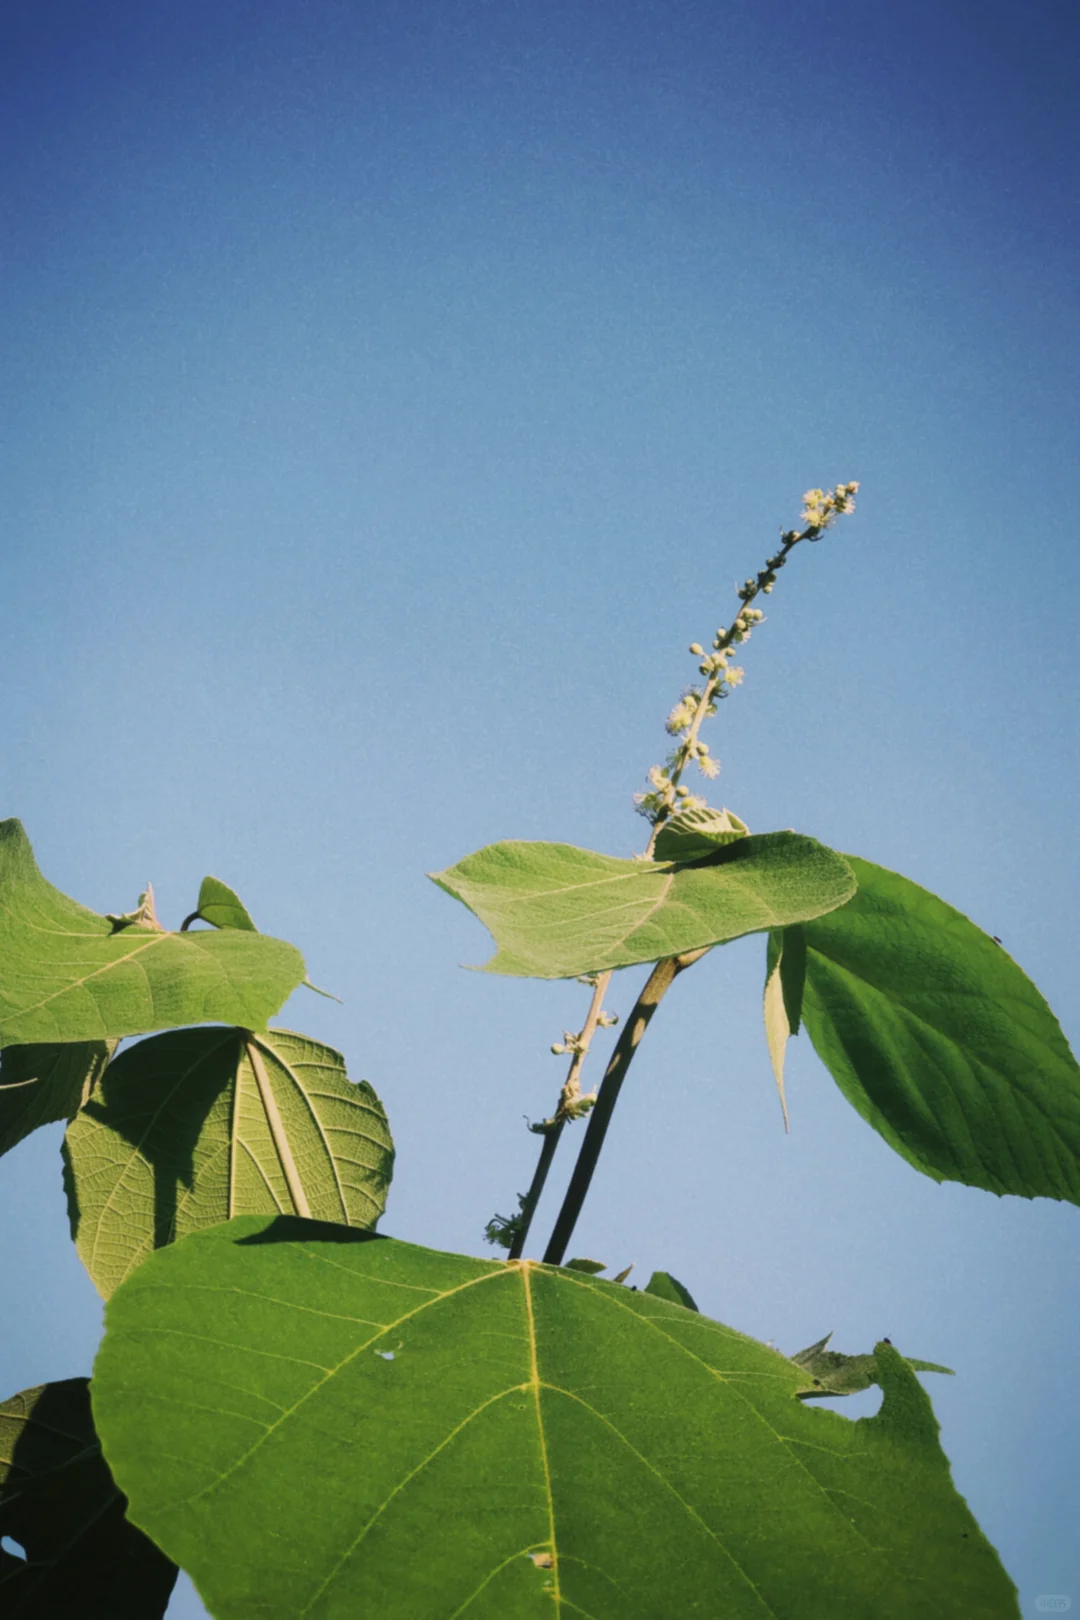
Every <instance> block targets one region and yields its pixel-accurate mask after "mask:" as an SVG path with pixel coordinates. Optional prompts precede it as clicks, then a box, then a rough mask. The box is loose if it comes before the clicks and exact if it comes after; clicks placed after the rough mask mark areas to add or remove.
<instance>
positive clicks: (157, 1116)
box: [64, 1028, 394, 1298]
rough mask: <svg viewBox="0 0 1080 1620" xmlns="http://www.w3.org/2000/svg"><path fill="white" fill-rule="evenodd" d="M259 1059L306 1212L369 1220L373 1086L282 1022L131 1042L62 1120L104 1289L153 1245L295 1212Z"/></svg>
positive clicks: (68, 1174)
mask: <svg viewBox="0 0 1080 1620" xmlns="http://www.w3.org/2000/svg"><path fill="white" fill-rule="evenodd" d="M252 1047H254V1050H255V1054H256V1057H257V1059H258V1060H259V1062H260V1063H261V1067H262V1071H263V1074H264V1076H265V1078H266V1081H267V1083H268V1085H269V1087H270V1090H271V1100H272V1105H273V1106H274V1107H275V1108H276V1110H277V1114H278V1116H279V1118H280V1123H281V1128H282V1129H283V1130H284V1132H285V1135H286V1137H287V1140H288V1143H289V1147H290V1149H291V1154H292V1159H293V1163H294V1166H295V1176H296V1179H297V1183H298V1188H297V1190H299V1191H300V1192H301V1193H302V1195H303V1197H304V1199H305V1201H306V1206H307V1212H309V1213H310V1214H311V1215H313V1216H314V1217H315V1218H316V1219H318V1220H332V1221H340V1222H341V1223H342V1224H343V1225H346V1226H358V1227H373V1226H374V1225H375V1223H376V1221H377V1220H378V1219H379V1216H380V1215H381V1214H382V1212H383V1209H384V1208H385V1205H386V1195H387V1191H388V1189H389V1186H390V1176H391V1172H392V1169H393V1161H394V1147H393V1141H392V1139H391V1136H390V1130H389V1127H388V1125H387V1122H386V1114H385V1112H384V1111H383V1107H382V1104H381V1103H380V1102H379V1099H378V1097H377V1096H376V1095H375V1093H374V1091H373V1090H372V1089H371V1087H370V1086H369V1085H368V1084H367V1083H366V1082H364V1081H361V1082H360V1083H354V1082H353V1081H351V1080H350V1079H349V1078H348V1076H347V1074H346V1072H345V1060H344V1059H343V1058H342V1056H341V1054H340V1053H339V1052H335V1051H334V1050H333V1048H332V1047H329V1046H324V1045H322V1043H321V1042H319V1041H313V1040H309V1039H308V1038H307V1037H306V1036H304V1035H296V1034H293V1033H292V1032H291V1031H289V1030H282V1029H272V1030H266V1031H264V1032H263V1033H262V1034H260V1035H258V1036H252V1035H250V1034H249V1032H248V1031H246V1030H238V1029H222V1028H210V1029H183V1030H176V1031H173V1032H171V1033H169V1034H165V1035H155V1036H152V1037H151V1038H150V1039H149V1040H145V1041H140V1042H139V1043H138V1044H137V1045H136V1046H132V1047H129V1048H128V1049H127V1050H126V1051H125V1052H122V1053H121V1054H120V1056H119V1057H118V1058H116V1059H115V1060H114V1062H113V1063H112V1064H110V1066H109V1068H108V1069H107V1070H106V1072H105V1077H104V1080H103V1081H102V1083H101V1086H100V1088H99V1091H98V1094H97V1096H96V1097H94V1098H93V1099H92V1100H91V1102H90V1103H89V1104H88V1106H87V1107H86V1108H84V1109H83V1110H82V1112H81V1113H80V1114H79V1115H78V1117H77V1118H76V1119H75V1120H74V1121H73V1123H72V1124H71V1125H70V1126H69V1127H68V1131H67V1135H66V1138H65V1142H64V1160H65V1182H66V1185H67V1190H68V1207H69V1214H70V1217H71V1226H72V1235H73V1237H74V1238H75V1243H76V1246H77V1248H78V1251H79V1254H80V1256H81V1258H82V1261H83V1263H84V1265H85V1266H86V1269H87V1270H88V1271H89V1273H90V1275H91V1277H92V1278H93V1280H94V1283H95V1285H96V1287H97V1288H98V1290H99V1292H100V1293H101V1294H103V1295H104V1296H105V1297H106V1298H107V1297H108V1296H109V1294H111V1293H112V1291H113V1289H114V1288H116V1287H118V1286H119V1284H120V1283H121V1282H122V1281H123V1280H124V1278H125V1277H126V1276H127V1275H128V1273H129V1272H131V1271H132V1270H134V1268H135V1267H136V1266H137V1265H138V1264H139V1263H140V1262H141V1261H142V1260H144V1259H145V1258H146V1256H147V1255H148V1254H149V1253H150V1252H151V1250H153V1249H154V1248H160V1247H162V1246H163V1245H164V1244H166V1243H171V1242H173V1241H174V1240H175V1239H176V1238H177V1237H183V1236H185V1235H186V1234H187V1233H189V1232H195V1231H199V1230H201V1229H202V1228H203V1227H206V1226H215V1225H217V1223H218V1222H219V1221H227V1220H229V1219H230V1217H232V1216H234V1215H272V1214H277V1213H279V1212H283V1213H285V1214H296V1213H301V1211H299V1210H298V1209H297V1207H296V1202H295V1200H294V1197H293V1194H292V1190H291V1189H290V1184H289V1180H288V1178H287V1176H286V1173H285V1170H284V1167H283V1165H282V1162H281V1159H280V1158H279V1155H278V1152H277V1149H276V1147H275V1143H274V1137H273V1134H272V1130H271V1125H270V1122H269V1120H268V1117H267V1112H266V1106H265V1102H264V1099H263V1096H262V1093H261V1090H260V1086H259V1079H258V1076H257V1074H256V1072H255V1069H254V1067H253V1063H252V1055H251V1049H252Z"/></svg>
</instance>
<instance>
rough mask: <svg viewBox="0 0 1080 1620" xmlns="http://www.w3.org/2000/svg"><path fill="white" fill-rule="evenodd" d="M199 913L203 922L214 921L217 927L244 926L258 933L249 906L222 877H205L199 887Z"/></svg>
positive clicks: (249, 930)
mask: <svg viewBox="0 0 1080 1620" xmlns="http://www.w3.org/2000/svg"><path fill="white" fill-rule="evenodd" d="M198 915H199V916H200V917H201V918H202V920H203V922H208V923H212V924H213V926H214V927H215V928H244V929H246V930H247V931H248V933H251V934H255V933H258V929H257V928H256V927H255V924H254V923H253V922H252V920H251V915H250V913H249V912H248V909H247V907H246V906H245V905H244V904H243V903H242V901H241V900H240V897H239V896H238V895H237V894H236V893H235V891H234V890H232V889H230V888H229V885H228V884H227V883H222V881H221V879H220V878H216V877H204V878H203V880H202V886H201V887H200V889H199V909H198Z"/></svg>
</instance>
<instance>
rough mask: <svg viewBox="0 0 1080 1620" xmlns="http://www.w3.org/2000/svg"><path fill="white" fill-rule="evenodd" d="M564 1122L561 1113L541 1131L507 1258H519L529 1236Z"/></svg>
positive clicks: (564, 1118)
mask: <svg viewBox="0 0 1080 1620" xmlns="http://www.w3.org/2000/svg"><path fill="white" fill-rule="evenodd" d="M565 1124H566V1116H565V1115H563V1117H562V1118H561V1119H555V1120H553V1121H552V1122H551V1124H550V1125H549V1126H548V1128H547V1130H546V1131H545V1132H544V1133H543V1134H544V1145H543V1147H542V1148H541V1149H540V1157H539V1159H538V1160H537V1162H536V1169H535V1171H534V1172H533V1178H532V1183H531V1185H530V1187H529V1190H528V1192H527V1193H526V1194H525V1202H524V1203H523V1204H522V1206H521V1213H520V1215H519V1216H518V1220H517V1225H516V1227H515V1231H514V1241H513V1243H512V1244H511V1245H510V1254H509V1258H510V1259H511V1260H520V1259H521V1255H522V1251H523V1250H524V1248H525V1243H526V1241H527V1239H528V1236H529V1227H530V1226H531V1225H532V1218H533V1216H534V1215H535V1214H536V1206H537V1204H538V1203H539V1202H540V1194H541V1193H542V1192H543V1190H544V1183H545V1181H546V1180H547V1178H548V1171H549V1170H550V1169H551V1164H552V1160H553V1159H554V1157H555V1149H556V1148H557V1147H558V1145H559V1137H560V1136H561V1135H562V1133H563V1127H564V1125H565Z"/></svg>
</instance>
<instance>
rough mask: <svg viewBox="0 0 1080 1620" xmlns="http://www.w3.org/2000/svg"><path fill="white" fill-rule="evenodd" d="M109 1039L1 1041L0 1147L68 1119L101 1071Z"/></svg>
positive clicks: (0, 1150) (4, 1148)
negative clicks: (49, 1042) (67, 1042)
mask: <svg viewBox="0 0 1080 1620" xmlns="http://www.w3.org/2000/svg"><path fill="white" fill-rule="evenodd" d="M114 1044H115V1043H114V1042H111V1041H76V1042H73V1043H72V1044H71V1045H61V1046H53V1045H45V1046H6V1047H5V1048H4V1050H3V1051H2V1052H0V1153H7V1152H8V1150H9V1149H10V1148H13V1147H14V1146H15V1144H16V1143H17V1142H21V1141H22V1139H23V1137H24V1136H29V1135H30V1132H31V1131H36V1130H37V1128H38V1126H39V1125H51V1124H52V1123H53V1122H54V1120H58V1119H71V1118H72V1116H73V1115H75V1114H76V1113H78V1111H79V1109H80V1108H81V1107H82V1105H83V1103H84V1102H86V1101H87V1099H88V1098H89V1096H90V1093H91V1091H92V1090H93V1088H94V1086H95V1085H96V1084H97V1082H98V1080H99V1079H100V1078H101V1075H102V1074H103V1072H104V1069H105V1065H106V1063H108V1061H109V1054H110V1051H111V1050H112V1047H113V1045H114Z"/></svg>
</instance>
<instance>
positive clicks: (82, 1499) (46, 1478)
mask: <svg viewBox="0 0 1080 1620" xmlns="http://www.w3.org/2000/svg"><path fill="white" fill-rule="evenodd" d="M124 1508H125V1502H124V1498H123V1497H122V1496H121V1494H120V1492H119V1491H118V1490H117V1488H116V1486H115V1484H114V1483H113V1479H112V1476H111V1474H110V1473H109V1470H108V1467H107V1466H106V1464H105V1460H104V1458H103V1457H102V1455H101V1447H100V1445H99V1443H98V1438H97V1435H96V1434H95V1432H94V1423H93V1419H92V1417H91V1415H90V1399H89V1394H88V1385H87V1380H86V1379H85V1378H66V1379H64V1380H62V1381H61V1382H59V1383H55V1384H42V1385H40V1386H39V1387H38V1388H37V1389H26V1390H23V1392H22V1394H21V1395H13V1396H12V1397H11V1399H10V1400H7V1401H4V1402H3V1403H2V1404H0V1536H2V1537H9V1538H10V1539H11V1541H13V1542H14V1543H15V1544H16V1545H17V1546H19V1547H21V1548H22V1550H23V1552H24V1554H25V1555H26V1556H25V1557H24V1558H20V1557H18V1556H17V1555H16V1554H15V1553H14V1552H11V1551H8V1549H7V1548H2V1547H0V1613H2V1614H3V1616H4V1620H76V1617H77V1620H160V1616H161V1615H163V1614H164V1613H165V1609H166V1606H167V1604H168V1601H169V1593H170V1592H171V1591H172V1588H173V1584H174V1583H175V1581H176V1565H175V1564H172V1563H170V1561H169V1560H168V1559H167V1558H166V1557H165V1555H164V1553H161V1552H159V1551H158V1549H157V1548H156V1547H155V1546H154V1544H153V1542H152V1541H149V1540H148V1539H147V1538H146V1536H144V1535H143V1533H142V1531H141V1530H136V1529H135V1527H134V1525H132V1524H129V1523H128V1521H127V1519H126V1518H125V1517H124Z"/></svg>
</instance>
